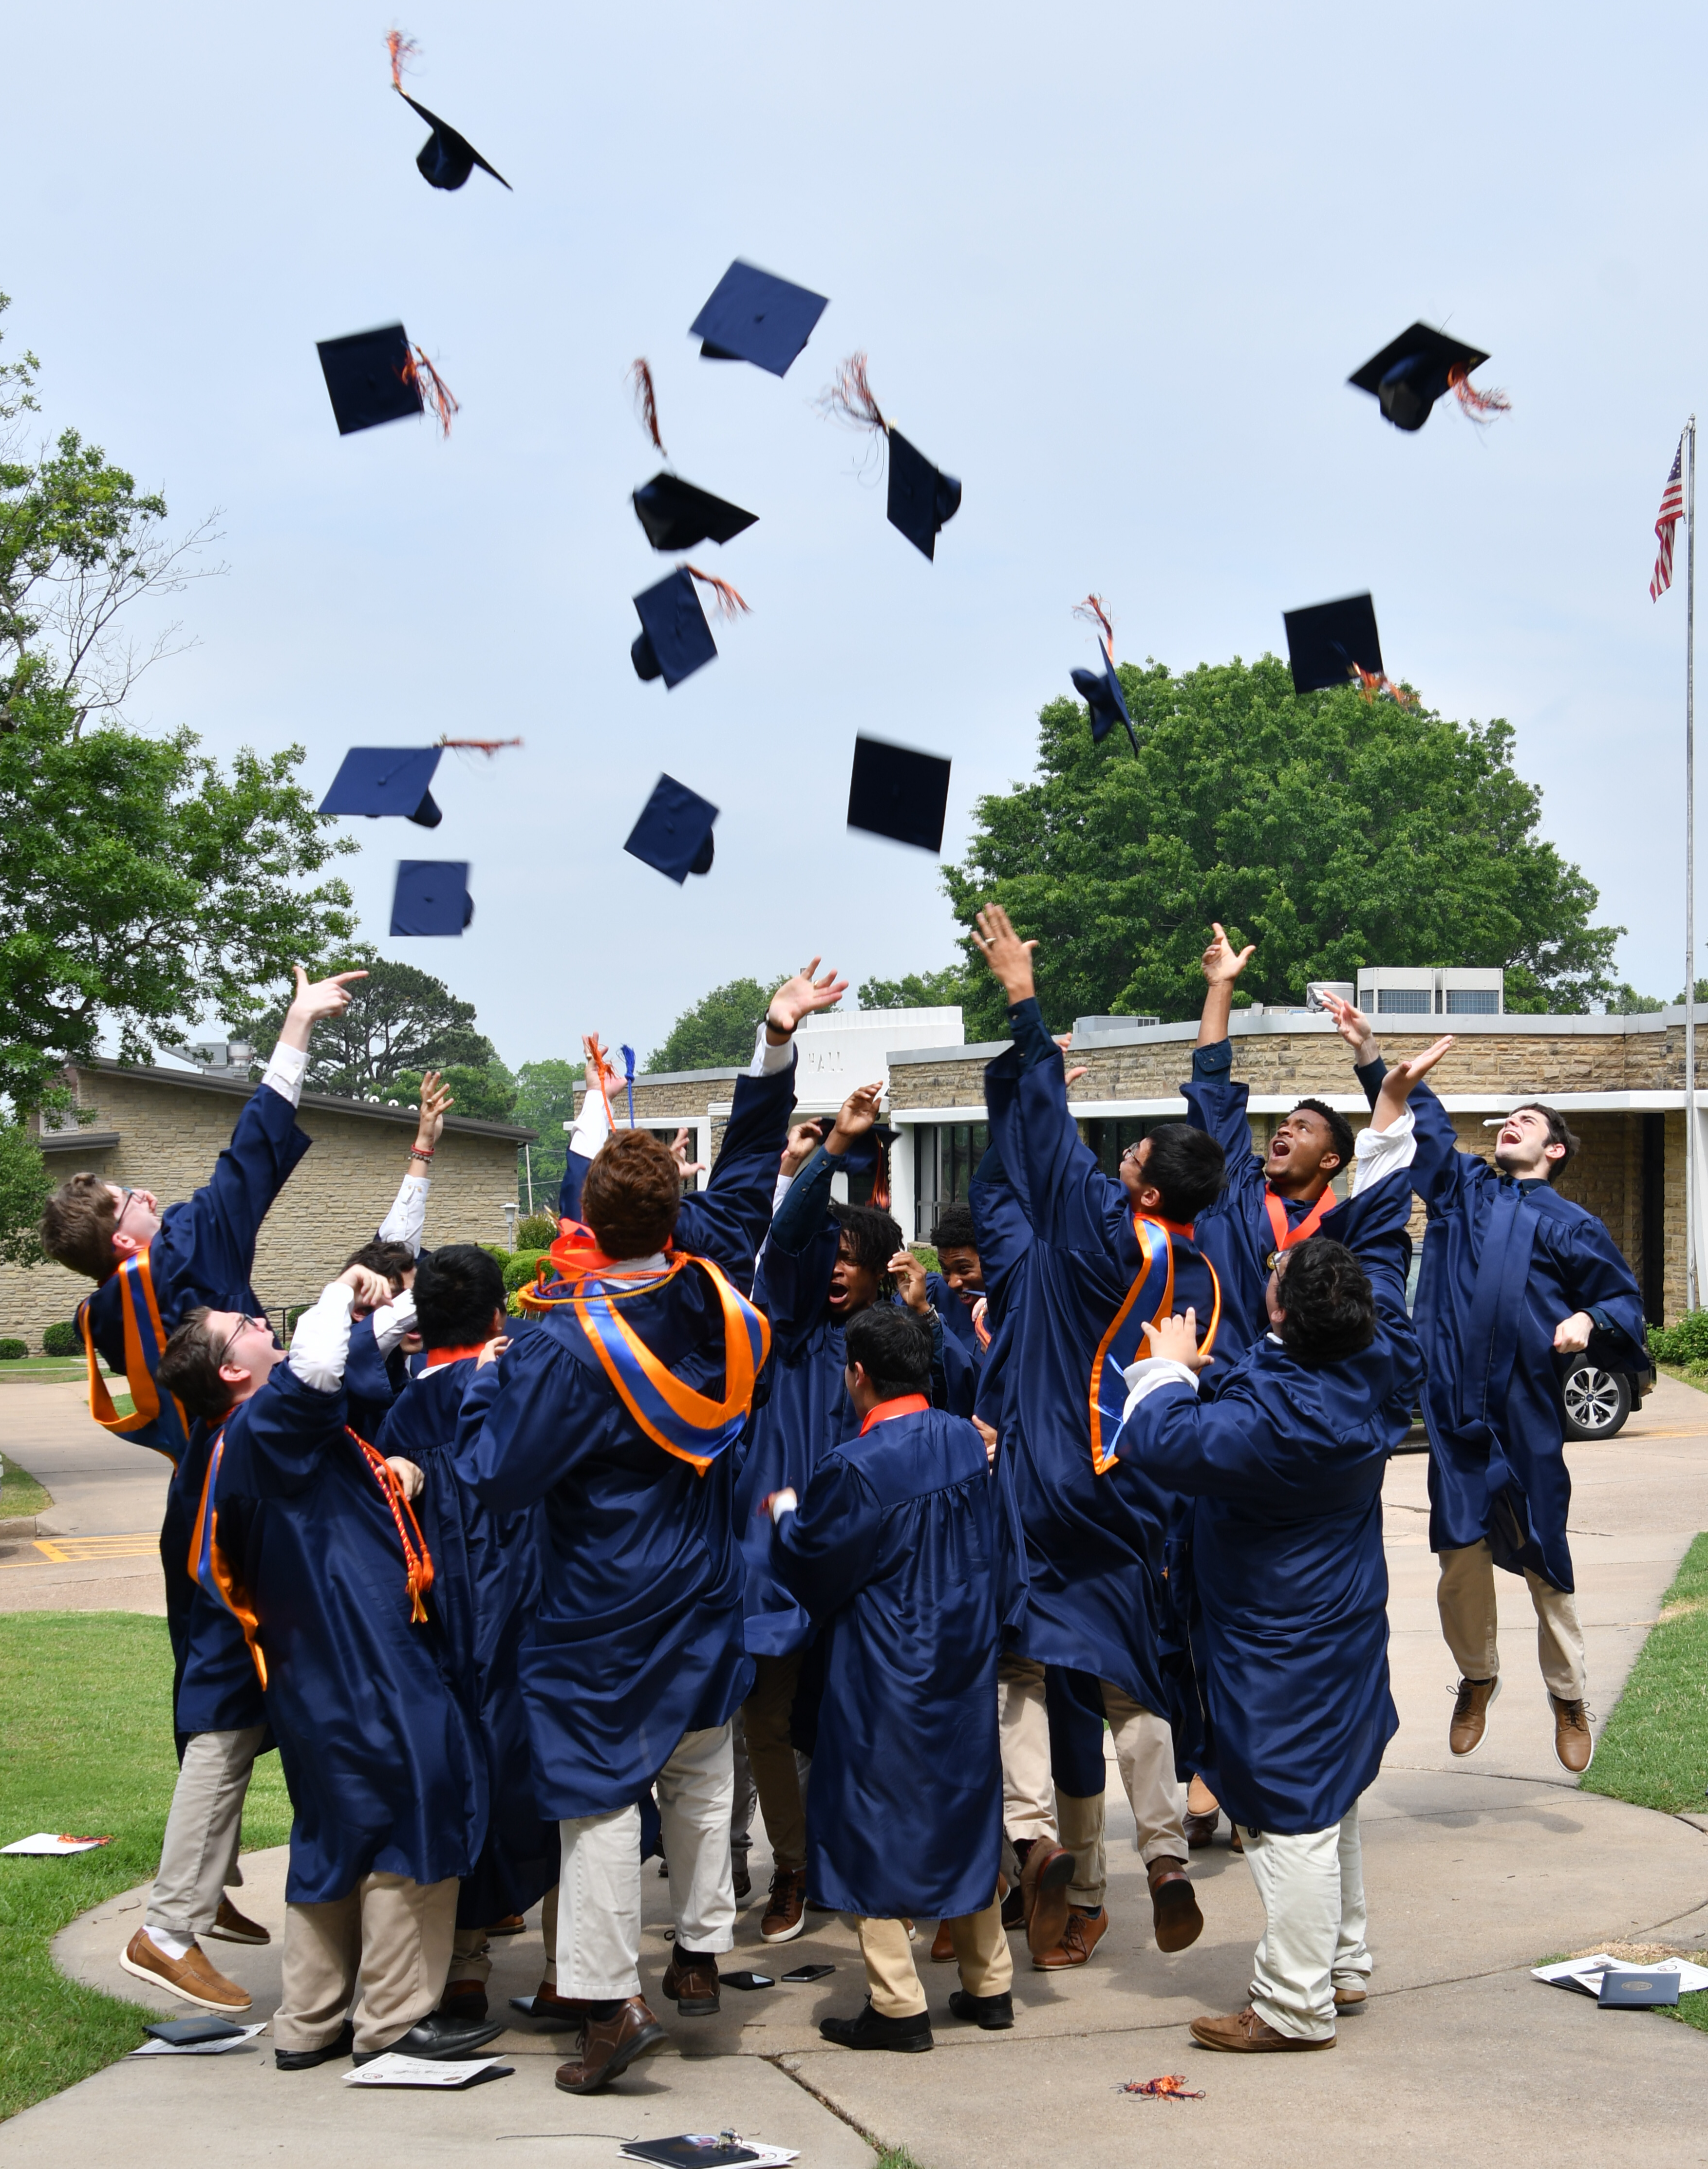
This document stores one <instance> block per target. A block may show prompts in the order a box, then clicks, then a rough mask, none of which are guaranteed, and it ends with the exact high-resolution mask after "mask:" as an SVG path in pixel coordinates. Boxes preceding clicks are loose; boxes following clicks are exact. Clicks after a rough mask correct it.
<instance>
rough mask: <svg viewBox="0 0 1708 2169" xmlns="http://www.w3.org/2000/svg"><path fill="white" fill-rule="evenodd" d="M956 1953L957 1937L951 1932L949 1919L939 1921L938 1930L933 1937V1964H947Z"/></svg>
mask: <svg viewBox="0 0 1708 2169" xmlns="http://www.w3.org/2000/svg"><path fill="white" fill-rule="evenodd" d="M954 1955H955V1939H954V1937H953V1936H952V1935H951V1934H950V1933H949V1924H948V1922H947V1921H938V1922H937V1933H936V1935H934V1936H933V1937H931V1964H933V1965H947V1964H948V1962H949V1960H950V1959H951V1958H953V1956H954Z"/></svg>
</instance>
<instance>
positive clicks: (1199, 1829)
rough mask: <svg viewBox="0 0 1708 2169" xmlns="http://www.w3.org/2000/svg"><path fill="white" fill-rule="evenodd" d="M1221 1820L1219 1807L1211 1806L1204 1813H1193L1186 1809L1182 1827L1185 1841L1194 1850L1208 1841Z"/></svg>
mask: <svg viewBox="0 0 1708 2169" xmlns="http://www.w3.org/2000/svg"><path fill="white" fill-rule="evenodd" d="M1221 1820H1222V1811H1221V1809H1220V1808H1212V1809H1210V1811H1209V1814H1208V1815H1193V1814H1192V1813H1191V1812H1190V1811H1189V1810H1188V1815H1187V1818H1186V1820H1185V1822H1184V1824H1183V1825H1182V1828H1183V1829H1184V1831H1185V1832H1186V1841H1187V1843H1188V1845H1189V1846H1190V1847H1192V1849H1193V1852H1198V1850H1199V1849H1200V1847H1204V1846H1207V1845H1208V1844H1209V1841H1210V1840H1211V1839H1212V1838H1213V1837H1214V1836H1215V1834H1216V1832H1217V1831H1218V1830H1219V1829H1220V1826H1221Z"/></svg>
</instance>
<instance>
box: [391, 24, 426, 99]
mask: <svg viewBox="0 0 1708 2169" xmlns="http://www.w3.org/2000/svg"><path fill="white" fill-rule="evenodd" d="M386 51H387V52H388V53H389V54H390V55H391V56H392V89H393V90H401V89H402V88H403V63H404V61H407V60H414V58H415V57H416V56H418V55H419V52H420V51H421V48H420V47H419V45H417V44H416V42H415V40H414V39H413V38H406V37H405V36H404V35H403V32H402V31H401V30H387V33H386Z"/></svg>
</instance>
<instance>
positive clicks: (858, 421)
mask: <svg viewBox="0 0 1708 2169" xmlns="http://www.w3.org/2000/svg"><path fill="white" fill-rule="evenodd" d="M815 403H816V405H817V406H818V408H819V413H822V414H825V415H828V416H829V417H830V419H831V420H832V421H835V422H846V424H848V426H849V428H850V429H889V423H888V422H886V421H885V420H884V418H883V412H882V410H881V409H880V408H879V407H878V402H877V400H876V399H874V398H873V396H872V386H870V384H868V383H867V381H866V357H865V355H864V354H850V355H849V357H848V359H847V360H846V361H845V362H844V363H843V364H842V365H841V368H840V369H839V370H837V371H836V375H835V381H834V382H832V383H830V384H828V385H826V386H825V389H824V390H823V391H822V392H820V393H819V397H818V399H817V401H816V402H815Z"/></svg>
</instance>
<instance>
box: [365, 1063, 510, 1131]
mask: <svg viewBox="0 0 1708 2169" xmlns="http://www.w3.org/2000/svg"><path fill="white" fill-rule="evenodd" d="M439 1076H440V1083H441V1084H446V1085H447V1086H449V1088H450V1091H451V1113H452V1114H453V1115H468V1116H472V1118H473V1119H474V1120H475V1121H476V1122H514V1121H515V1117H516V1080H515V1078H514V1077H513V1076H511V1074H510V1071H509V1070H508V1069H505V1068H504V1064H503V1063H502V1062H500V1061H499V1059H498V1058H497V1057H496V1056H494V1058H493V1059H492V1060H491V1061H490V1062H488V1063H483V1064H481V1065H479V1066H477V1065H476V1064H474V1063H468V1062H447V1063H446V1064H445V1066H444V1068H443V1069H440V1073H439ZM386 1097H387V1099H392V1098H397V1099H401V1100H404V1101H406V1102H408V1103H411V1104H419V1100H420V1098H421V1073H420V1071H419V1069H405V1070H403V1071H401V1072H400V1073H399V1074H398V1075H397V1076H396V1077H394V1078H393V1079H392V1081H391V1084H390V1085H389V1087H388V1088H387V1093H386Z"/></svg>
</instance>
